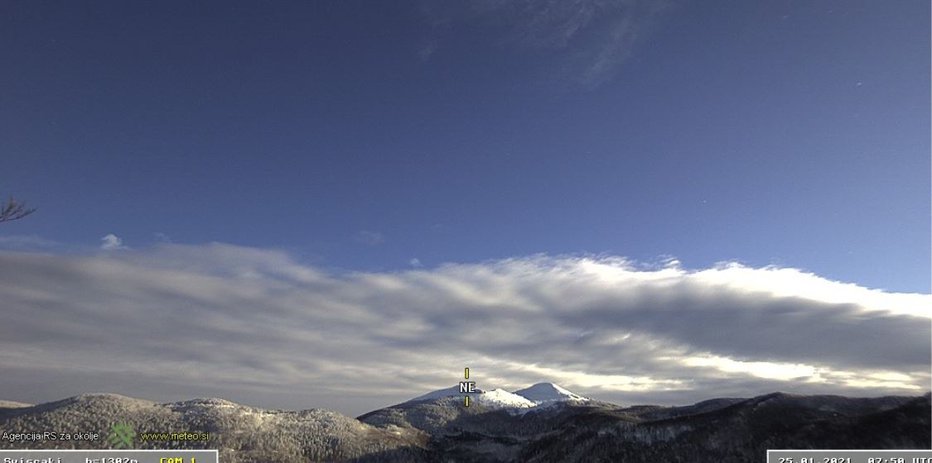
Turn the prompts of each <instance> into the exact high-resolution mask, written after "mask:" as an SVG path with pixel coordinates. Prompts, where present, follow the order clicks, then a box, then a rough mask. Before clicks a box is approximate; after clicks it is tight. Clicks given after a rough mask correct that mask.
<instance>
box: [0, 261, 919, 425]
mask: <svg viewBox="0 0 932 463" xmlns="http://www.w3.org/2000/svg"><path fill="white" fill-rule="evenodd" d="M0 298H2V300H3V308H2V311H0V316H2V323H0V371H3V372H4V373H5V374H4V375H2V376H0V393H2V395H3V397H0V398H3V399H10V400H20V401H43V400H50V399H54V398H60V397H64V396H67V395H73V394H77V393H81V392H91V391H94V392H99V391H102V392H120V393H124V394H128V395H134V396H141V397H146V398H151V399H155V400H175V399H180V398H190V397H192V396H198V395H210V396H222V397H227V398H231V399H234V400H238V401H240V402H246V403H250V404H254V405H259V406H267V407H284V408H309V407H325V408H334V409H337V410H340V411H343V412H346V413H361V412H363V411H366V410H369V409H373V408H377V407H381V406H385V405H388V404H390V403H394V402H398V401H402V400H405V399H407V398H410V397H413V396H415V395H417V394H420V393H422V392H424V391H426V390H431V389H437V388H439V387H445V386H449V385H451V384H453V383H454V382H456V381H458V380H459V377H460V375H461V374H462V368H463V367H465V366H469V367H470V369H471V372H472V378H471V379H474V380H476V381H477V382H478V383H479V385H480V386H484V387H488V388H493V387H502V388H510V389H516V388H520V387H525V386H527V385H529V384H532V383H535V382H538V381H543V380H546V381H554V382H557V383H560V384H562V385H564V386H566V387H569V388H571V389H573V390H576V391H577V392H579V393H581V394H584V395H587V396H591V397H594V398H597V399H603V400H611V401H616V402H619V403H633V402H636V403H643V402H650V403H688V402H693V401H698V400H703V399H706V398H711V397H721V396H750V395H754V394H758V393H765V392H772V391H778V390H779V391H790V392H798V393H833V394H845V395H880V394H907V395H918V394H921V393H923V392H925V391H926V390H928V389H929V380H930V378H929V369H930V312H932V296H929V295H921V294H893V293H886V292H883V291H879V290H871V289H866V288H863V287H859V286H857V285H854V284H846V283H839V282H833V281H829V280H826V279H824V278H821V277H819V276H816V275H812V274H808V273H804V272H802V271H799V270H796V269H787V268H749V267H744V266H741V265H738V264H725V265H721V266H717V267H715V268H710V269H703V270H685V269H682V268H680V267H679V265H678V264H677V263H676V262H672V263H670V264H669V265H666V266H664V267H662V268H644V267H643V266H638V265H635V264H632V263H629V262H627V261H625V260H623V259H620V258H595V257H542V256H533V257H527V258H515V259H508V260H501V261H494V262H483V263H474V264H449V265H444V266H441V267H437V268H416V269H412V270H408V271H399V272H394V273H355V274H348V275H334V274H329V273H327V272H325V271H323V270H320V269H317V268H313V267H309V266H306V265H302V264H300V263H297V262H296V261H294V260H293V259H291V258H290V257H289V256H288V255H286V254H284V253H281V252H278V251H270V250H263V249H254V248H243V247H236V246H230V245H223V244H210V245H205V246H184V245H169V244H166V245H161V246H158V247H155V248H152V249H148V250H126V251H124V252H120V253H116V254H114V253H102V254H100V255H91V256H63V255H49V254H32V253H13V252H3V253H0Z"/></svg>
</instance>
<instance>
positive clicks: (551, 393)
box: [514, 383, 589, 405]
mask: <svg viewBox="0 0 932 463" xmlns="http://www.w3.org/2000/svg"><path fill="white" fill-rule="evenodd" d="M514 393H515V395H518V396H521V397H524V398H525V399H527V400H529V401H531V402H534V403H535V404H537V405H543V404H548V403H554V402H588V401H589V398H587V397H583V396H581V395H578V394H574V393H572V392H570V391H568V390H566V389H563V388H562V387H560V386H558V385H556V384H553V383H537V384H535V385H533V386H531V387H528V388H525V389H521V390H520V391H515V392H514Z"/></svg>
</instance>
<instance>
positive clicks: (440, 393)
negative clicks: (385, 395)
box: [408, 385, 482, 402]
mask: <svg viewBox="0 0 932 463" xmlns="http://www.w3.org/2000/svg"><path fill="white" fill-rule="evenodd" d="M476 390H477V391H479V393H482V390H481V389H476ZM463 395H468V396H470V397H472V398H473V399H475V397H476V396H477V395H478V393H477V394H472V393H470V394H461V393H460V387H459V385H456V386H453V387H448V388H446V389H438V390H436V391H431V392H428V393H427V394H424V395H419V396H417V397H415V398H413V399H411V400H409V401H408V402H420V401H422V400H434V399H442V398H444V397H462V396H463ZM470 400H472V399H470Z"/></svg>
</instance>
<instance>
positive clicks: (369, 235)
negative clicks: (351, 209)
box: [354, 230, 385, 246]
mask: <svg viewBox="0 0 932 463" xmlns="http://www.w3.org/2000/svg"><path fill="white" fill-rule="evenodd" d="M354 238H355V239H356V242H357V243H362V244H365V245H368V246H377V245H380V244H382V243H384V242H385V236H384V235H382V234H381V233H379V232H374V231H369V230H360V231H359V232H357V233H356V235H355V237H354Z"/></svg>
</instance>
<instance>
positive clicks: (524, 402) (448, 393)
mask: <svg viewBox="0 0 932 463" xmlns="http://www.w3.org/2000/svg"><path fill="white" fill-rule="evenodd" d="M476 391H477V392H475V393H469V394H463V393H460V388H459V386H458V385H457V386H453V387H448V388H446V389H438V390H436V391H432V392H428V393H427V394H424V395H421V396H417V397H415V398H413V399H411V400H409V401H408V402H405V403H413V402H421V401H428V400H436V399H442V398H444V397H460V398H462V397H463V396H467V395H468V396H469V400H471V401H473V403H476V404H479V405H483V406H485V407H488V408H530V407H533V406H535V405H537V404H536V403H535V402H532V401H530V400H528V399H526V398H524V397H521V396H520V395H517V394H513V393H511V392H508V391H506V390H504V389H492V390H491V391H484V390H482V389H476Z"/></svg>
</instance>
